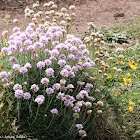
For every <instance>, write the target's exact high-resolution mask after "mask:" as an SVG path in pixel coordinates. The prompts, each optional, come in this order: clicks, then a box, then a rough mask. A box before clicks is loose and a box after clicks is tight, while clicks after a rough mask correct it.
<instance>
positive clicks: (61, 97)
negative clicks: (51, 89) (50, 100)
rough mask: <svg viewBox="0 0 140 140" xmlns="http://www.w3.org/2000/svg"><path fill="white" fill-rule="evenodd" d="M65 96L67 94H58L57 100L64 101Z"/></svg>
mask: <svg viewBox="0 0 140 140" xmlns="http://www.w3.org/2000/svg"><path fill="white" fill-rule="evenodd" d="M64 96H65V94H64V93H61V92H59V93H58V94H57V97H56V98H57V99H63V97H64Z"/></svg>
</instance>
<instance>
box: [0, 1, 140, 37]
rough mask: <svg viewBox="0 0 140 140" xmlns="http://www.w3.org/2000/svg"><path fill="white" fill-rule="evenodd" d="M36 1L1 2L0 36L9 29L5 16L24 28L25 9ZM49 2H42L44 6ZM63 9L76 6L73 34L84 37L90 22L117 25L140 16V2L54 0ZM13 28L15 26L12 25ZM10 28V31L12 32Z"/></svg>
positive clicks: (99, 25) (97, 24) (98, 24)
mask: <svg viewBox="0 0 140 140" xmlns="http://www.w3.org/2000/svg"><path fill="white" fill-rule="evenodd" d="M34 1H35V0H0V34H1V32H2V31H4V30H6V29H7V22H6V20H5V15H6V14H8V15H10V16H11V19H14V18H17V19H19V23H18V26H19V27H21V28H24V27H25V25H26V21H25V19H24V9H25V7H26V6H27V5H29V7H31V5H32V3H33V2H34ZM48 1H49V0H40V3H41V4H43V3H45V2H48ZM54 2H55V3H56V4H57V5H58V7H59V8H61V7H66V8H67V7H69V6H70V5H76V8H77V9H76V14H77V16H76V19H75V21H74V22H73V29H72V32H73V33H74V34H75V35H79V36H80V37H81V36H82V33H84V32H85V31H86V30H87V28H86V26H87V23H88V22H91V21H92V22H94V24H95V25H96V26H97V27H101V26H103V25H111V24H117V23H126V22H129V21H130V20H131V19H133V18H134V16H140V0H54ZM10 26H11V27H13V25H10ZM11 27H10V30H11Z"/></svg>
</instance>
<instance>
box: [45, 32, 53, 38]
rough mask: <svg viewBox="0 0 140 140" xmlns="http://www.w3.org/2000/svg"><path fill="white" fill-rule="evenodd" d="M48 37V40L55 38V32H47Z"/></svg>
mask: <svg viewBox="0 0 140 140" xmlns="http://www.w3.org/2000/svg"><path fill="white" fill-rule="evenodd" d="M46 37H47V39H48V40H52V39H53V34H52V33H51V32H47V33H46Z"/></svg>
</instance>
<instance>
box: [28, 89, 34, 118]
mask: <svg viewBox="0 0 140 140" xmlns="http://www.w3.org/2000/svg"><path fill="white" fill-rule="evenodd" d="M34 95H35V92H34V91H33V96H32V99H31V102H30V106H29V108H30V110H32V107H31V105H32V102H33V100H34ZM32 115H33V114H32V111H31V115H30V117H32Z"/></svg>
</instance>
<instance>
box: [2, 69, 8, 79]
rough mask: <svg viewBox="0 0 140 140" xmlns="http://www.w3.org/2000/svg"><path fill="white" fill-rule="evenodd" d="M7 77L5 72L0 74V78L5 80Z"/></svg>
mask: <svg viewBox="0 0 140 140" xmlns="http://www.w3.org/2000/svg"><path fill="white" fill-rule="evenodd" d="M7 77H8V73H7V72H6V71H2V72H0V78H7Z"/></svg>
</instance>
